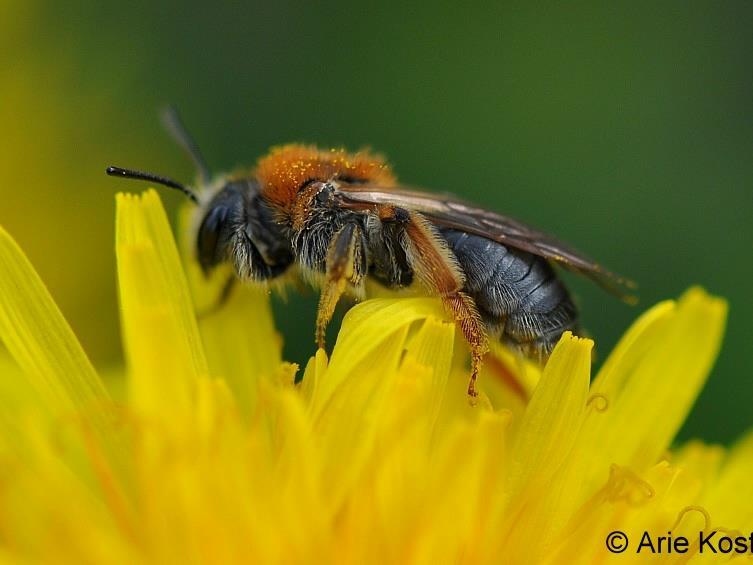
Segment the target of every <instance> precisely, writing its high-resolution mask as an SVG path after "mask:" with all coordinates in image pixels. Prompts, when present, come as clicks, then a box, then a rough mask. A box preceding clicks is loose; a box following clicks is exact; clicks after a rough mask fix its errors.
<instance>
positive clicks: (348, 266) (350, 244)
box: [316, 223, 366, 348]
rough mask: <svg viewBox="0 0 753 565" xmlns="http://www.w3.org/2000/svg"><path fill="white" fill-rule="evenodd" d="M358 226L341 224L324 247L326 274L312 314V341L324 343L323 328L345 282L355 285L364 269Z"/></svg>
mask: <svg viewBox="0 0 753 565" xmlns="http://www.w3.org/2000/svg"><path fill="white" fill-rule="evenodd" d="M361 240H362V233H361V228H360V227H359V226H358V225H357V224H355V223H348V224H345V225H344V226H343V227H342V228H341V229H340V231H338V232H337V233H336V234H335V237H333V238H332V241H331V242H330V244H329V249H328V250H327V262H326V269H327V272H326V275H325V280H324V284H323V286H322V293H321V296H320V297H319V308H318V310H317V313H316V343H317V345H318V346H319V347H320V348H323V347H324V345H325V343H324V342H325V331H326V329H327V324H329V322H330V320H331V319H332V315H333V314H334V312H335V306H337V302H338V300H340V297H341V296H342V294H343V292H344V291H345V288H346V286H347V285H348V284H352V285H355V286H357V285H359V284H360V283H361V281H362V280H363V275H364V272H365V270H366V263H365V257H364V249H363V245H362V243H361Z"/></svg>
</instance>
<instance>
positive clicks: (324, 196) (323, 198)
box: [314, 186, 331, 204]
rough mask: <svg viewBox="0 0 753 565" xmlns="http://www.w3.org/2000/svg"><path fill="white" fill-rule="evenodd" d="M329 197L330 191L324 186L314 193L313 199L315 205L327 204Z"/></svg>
mask: <svg viewBox="0 0 753 565" xmlns="http://www.w3.org/2000/svg"><path fill="white" fill-rule="evenodd" d="M330 195H331V189H330V188H328V187H327V186H325V187H324V188H322V189H321V190H320V191H319V192H317V193H316V196H315V197H314V198H315V199H316V203H317V204H326V203H327V202H329V199H330Z"/></svg>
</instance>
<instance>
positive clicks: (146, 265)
mask: <svg viewBox="0 0 753 565" xmlns="http://www.w3.org/2000/svg"><path fill="white" fill-rule="evenodd" d="M116 227H117V229H116V251H117V259H118V282H119V290H120V302H121V320H122V325H123V338H124V344H125V350H126V359H127V361H128V366H129V370H130V381H129V385H130V390H129V393H130V397H131V400H132V402H133V404H134V406H135V407H137V408H138V409H141V410H145V411H147V412H149V413H151V414H152V415H159V416H160V418H161V419H163V420H164V421H171V419H172V417H173V416H176V415H178V414H181V415H183V416H185V415H187V414H188V412H189V409H190V406H191V402H192V400H193V398H192V397H193V394H194V389H193V384H194V381H195V379H196V378H198V377H200V376H206V375H207V364H206V360H205V358H204V351H203V348H202V344H201V340H200V337H199V331H198V328H197V326H196V319H195V316H194V311H193V305H192V303H191V298H190V294H189V291H188V285H187V283H186V278H185V275H184V273H183V268H182V265H181V262H180V259H179V256H178V251H177V249H176V247H175V241H174V239H173V236H172V232H171V231H170V225H169V223H168V221H167V217H166V216H165V212H164V209H163V208H162V204H161V202H160V200H159V197H158V196H157V193H156V192H154V191H153V190H149V191H147V192H145V193H144V194H143V195H142V196H141V197H138V196H134V195H129V194H119V195H118V196H117V217H116Z"/></svg>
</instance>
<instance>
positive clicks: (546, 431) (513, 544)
mask: <svg viewBox="0 0 753 565" xmlns="http://www.w3.org/2000/svg"><path fill="white" fill-rule="evenodd" d="M592 348H593V342H592V341H591V340H589V339H582V338H577V337H574V336H573V335H572V334H571V333H570V332H566V333H565V334H563V336H562V338H560V341H559V343H558V344H557V346H556V347H555V349H554V351H553V352H552V356H551V358H550V359H549V361H548V363H547V365H546V367H545V368H544V372H543V374H542V376H541V380H540V381H539V383H538V385H537V387H536V389H535V391H534V393H533V397H532V398H531V401H530V403H529V405H528V408H527V410H526V412H525V414H524V416H523V422H522V423H521V425H520V430H519V432H518V436H517V438H516V440H515V447H514V451H513V462H512V465H513V466H512V469H511V475H510V480H509V492H510V497H511V501H510V507H509V508H508V510H507V515H506V525H505V527H504V530H506V531H507V533H506V534H504V535H503V536H501V541H502V543H503V544H504V545H503V546H501V547H500V550H501V549H502V547H504V549H505V552H506V555H507V556H508V557H509V559H510V562H513V563H517V562H521V563H522V562H528V560H530V562H537V561H538V560H540V558H541V556H542V555H543V552H544V551H545V550H546V549H547V548H548V546H549V544H551V543H552V542H553V536H554V535H555V534H556V532H557V531H558V529H559V528H560V527H561V526H563V525H564V522H565V520H566V516H565V515H563V513H562V510H561V509H562V507H566V506H569V504H570V500H569V497H570V496H572V494H571V491H572V483H571V482H570V481H569V479H570V477H572V473H570V472H569V463H570V460H569V456H570V454H571V452H572V450H573V447H574V445H575V441H576V438H577V436H578V432H579V430H580V427H581V425H582V422H583V418H584V415H585V408H586V398H587V393H588V386H589V381H590V369H591V350H592Z"/></svg>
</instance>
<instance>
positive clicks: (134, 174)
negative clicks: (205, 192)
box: [107, 167, 199, 204]
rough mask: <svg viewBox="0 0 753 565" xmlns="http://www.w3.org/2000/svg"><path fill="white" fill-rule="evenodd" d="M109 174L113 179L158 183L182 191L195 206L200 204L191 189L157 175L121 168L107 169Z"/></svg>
mask: <svg viewBox="0 0 753 565" xmlns="http://www.w3.org/2000/svg"><path fill="white" fill-rule="evenodd" d="M107 174H108V175H110V176H111V177H122V178H125V179H136V180H145V181H149V182H156V183H157V184H161V185H163V186H169V187H170V188H174V189H176V190H180V191H181V192H182V193H183V194H185V195H186V196H188V197H189V198H190V199H191V200H192V201H193V203H194V204H198V203H199V197H198V196H196V194H195V193H194V192H193V191H192V190H191V189H189V188H187V187H186V186H184V185H182V184H180V183H179V182H176V181H174V180H173V179H169V178H167V177H162V176H160V175H155V174H154V173H145V172H143V171H133V170H131V169H122V168H120V167H107Z"/></svg>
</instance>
